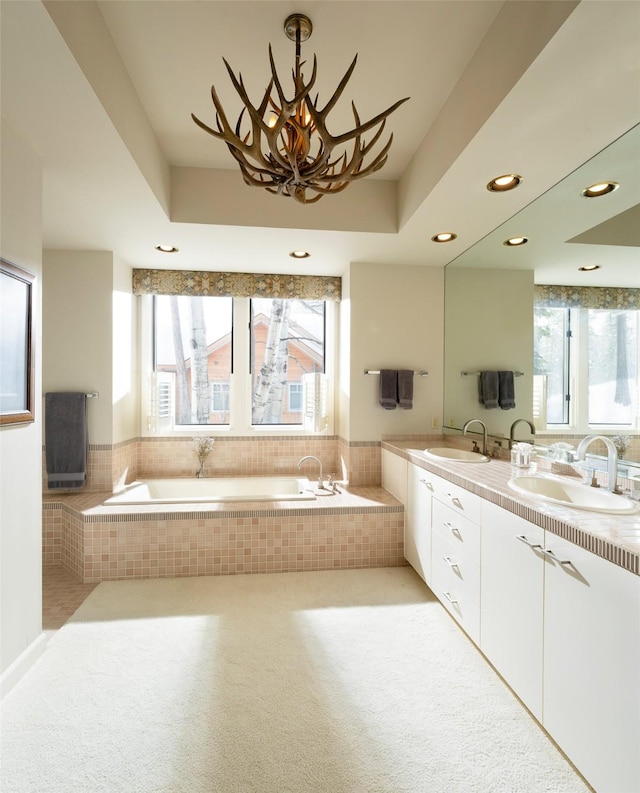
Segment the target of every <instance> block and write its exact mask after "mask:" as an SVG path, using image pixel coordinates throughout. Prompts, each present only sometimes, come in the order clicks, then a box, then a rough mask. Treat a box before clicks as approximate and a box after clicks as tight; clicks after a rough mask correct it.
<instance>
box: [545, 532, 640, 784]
mask: <svg viewBox="0 0 640 793" xmlns="http://www.w3.org/2000/svg"><path fill="white" fill-rule="evenodd" d="M545 547H546V549H547V550H548V551H551V553H552V554H553V556H551V555H550V557H549V558H550V559H552V562H550V563H548V564H546V565H545V599H544V604H545V610H544V703H543V718H542V723H543V725H544V727H545V728H546V729H547V730H548V732H549V734H550V735H551V736H552V737H553V739H554V740H555V741H556V742H557V743H558V745H559V746H560V747H561V748H562V749H563V750H564V751H565V752H566V753H567V755H568V756H569V758H570V759H571V760H572V762H574V763H575V765H576V766H577V767H578V768H579V770H580V771H581V772H582V773H583V774H584V775H585V777H586V778H587V780H588V781H589V782H590V783H591V784H592V785H593V786H594V788H595V789H596V790H597V791H598V793H637V791H640V577H638V576H636V575H633V574H632V573H630V572H628V571H627V570H623V569H622V568H620V567H618V566H616V565H614V564H612V563H611V562H607V561H606V560H604V559H601V558H600V557H598V556H595V555H594V554H592V553H590V552H589V551H586V550H584V549H583V548H580V547H579V546H576V545H573V544H572V543H570V542H567V541H566V540H564V539H562V538H560V537H557V536H555V535H553V534H550V533H549V532H547V541H546V546H545Z"/></svg>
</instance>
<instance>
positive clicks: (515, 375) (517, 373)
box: [460, 372, 524, 377]
mask: <svg viewBox="0 0 640 793" xmlns="http://www.w3.org/2000/svg"><path fill="white" fill-rule="evenodd" d="M481 374H482V372H460V377H471V376H473V375H478V376H480V375H481ZM513 376H514V377H523V376H524V372H514V373H513Z"/></svg>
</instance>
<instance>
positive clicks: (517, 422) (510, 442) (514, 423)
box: [509, 419, 536, 449]
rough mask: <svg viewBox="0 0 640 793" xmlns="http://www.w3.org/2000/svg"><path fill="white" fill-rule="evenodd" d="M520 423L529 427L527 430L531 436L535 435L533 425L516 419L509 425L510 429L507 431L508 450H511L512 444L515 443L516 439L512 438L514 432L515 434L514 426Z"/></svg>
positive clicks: (527, 421) (530, 422) (524, 420)
mask: <svg viewBox="0 0 640 793" xmlns="http://www.w3.org/2000/svg"><path fill="white" fill-rule="evenodd" d="M520 422H524V423H525V424H528V425H529V429H530V430H531V434H532V435H535V434H536V428H535V425H534V423H533V422H532V421H529V419H516V420H515V421H514V422H513V424H512V425H511V429H510V430H509V448H510V449H511V448H513V444H514V443H515V440H516V439H515V438H514V432H515V428H516V426H517V425H518V424H520Z"/></svg>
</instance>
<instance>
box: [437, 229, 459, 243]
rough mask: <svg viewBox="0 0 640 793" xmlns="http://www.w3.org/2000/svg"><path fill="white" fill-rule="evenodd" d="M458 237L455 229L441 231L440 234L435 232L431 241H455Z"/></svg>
mask: <svg viewBox="0 0 640 793" xmlns="http://www.w3.org/2000/svg"><path fill="white" fill-rule="evenodd" d="M457 237H458V235H457V234H454V233H453V231H441V232H440V234H434V235H433V237H431V242H453V240H455V239H457Z"/></svg>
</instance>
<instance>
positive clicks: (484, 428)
mask: <svg viewBox="0 0 640 793" xmlns="http://www.w3.org/2000/svg"><path fill="white" fill-rule="evenodd" d="M474 423H477V424H482V453H483V454H485V455H486V454H487V425H486V424H485V423H484V421H481V420H480V419H469V421H467V422H465V425H464V426H463V428H462V434H463V435H466V434H467V429H468V428H469V425H470V424H474Z"/></svg>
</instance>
